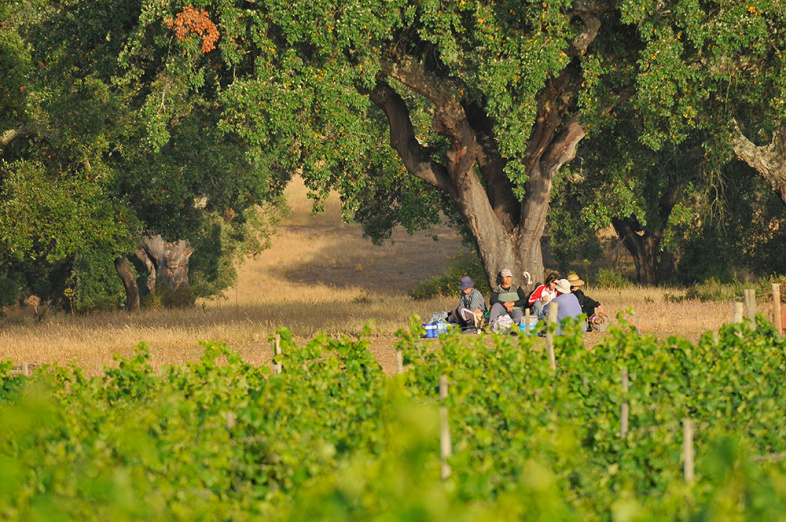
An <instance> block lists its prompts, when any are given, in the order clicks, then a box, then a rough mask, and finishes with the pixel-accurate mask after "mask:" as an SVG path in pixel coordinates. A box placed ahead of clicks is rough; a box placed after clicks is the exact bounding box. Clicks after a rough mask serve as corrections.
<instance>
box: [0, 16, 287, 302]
mask: <svg viewBox="0 0 786 522" xmlns="http://www.w3.org/2000/svg"><path fill="white" fill-rule="evenodd" d="M142 8H143V6H142V4H141V3H140V2H135V1H124V2H69V3H66V4H62V3H59V2H48V1H31V2H3V3H2V13H3V16H2V18H3V20H4V22H3V25H2V29H1V30H0V47H2V49H0V57H2V58H0V69H1V70H2V78H3V80H2V81H3V89H2V90H1V91H2V92H3V94H4V96H3V97H2V99H0V133H2V142H0V153H2V158H1V159H2V163H0V230H2V234H0V281H2V283H0V284H2V286H3V288H4V289H6V290H7V291H5V292H3V293H2V298H0V299H2V304H3V305H5V304H9V303H10V302H13V301H14V300H15V299H17V298H18V297H19V296H20V295H23V294H25V293H34V294H36V295H39V296H41V297H43V298H45V299H50V300H55V301H57V300H62V298H63V292H64V291H65V289H66V288H70V289H71V290H72V291H73V292H74V293H73V296H74V305H75V307H76V309H77V311H88V310H91V309H97V308H113V307H117V306H121V305H122V304H124V303H125V300H126V299H125V298H126V292H125V290H124V288H123V285H122V284H121V280H120V279H119V278H118V275H117V273H116V270H115V265H114V262H115V260H117V259H119V258H125V257H126V256H127V255H129V254H133V253H134V252H135V251H136V250H137V249H139V246H140V244H141V243H142V242H143V238H144V237H146V236H151V235H162V236H164V237H166V238H167V239H168V240H169V241H178V240H186V241H188V242H189V243H190V244H191V246H192V247H193V248H194V249H196V250H197V251H198V252H199V255H197V256H196V257H195V258H194V260H193V262H192V263H191V267H190V268H191V277H192V282H193V283H194V285H193V291H194V292H195V294H196V295H212V294H215V293H216V292H218V291H220V290H222V289H223V288H226V287H227V286H229V285H230V284H231V283H232V282H233V271H234V265H235V262H236V260H237V258H238V256H240V255H243V254H244V253H251V252H256V251H259V249H260V248H261V247H262V246H263V245H264V243H265V241H266V237H267V236H266V234H267V233H268V232H269V229H268V228H267V225H270V224H271V223H274V222H275V219H276V213H277V212H278V211H277V210H276V207H277V205H276V203H277V202H278V199H279V197H280V193H281V190H282V183H281V182H280V181H279V180H281V179H283V178H282V177H281V174H280V173H273V172H271V171H269V170H268V169H267V168H266V167H265V166H263V165H259V164H254V163H253V162H252V161H250V160H249V158H248V157H246V156H245V147H244V144H243V143H242V141H241V140H240V139H239V137H238V136H237V135H236V134H231V133H222V132H219V131H217V125H218V121H219V119H220V115H219V111H218V109H217V108H216V107H215V104H214V102H213V101H211V100H210V99H209V97H206V96H204V95H203V94H201V93H200V92H199V91H198V89H196V88H192V87H195V86H196V85H200V86H204V85H205V83H206V82H207V81H208V80H207V79H206V78H204V77H202V78H201V79H199V78H196V77H195V78H192V79H191V80H190V81H191V85H189V84H188V83H187V82H186V81H184V80H183V79H182V78H180V77H179V76H178V74H176V73H175V72H173V71H182V70H186V69H188V67H189V63H190V58H189V56H190V55H191V53H190V52H189V51H188V50H185V49H170V48H168V47H167V45H165V44H166V42H167V41H169V40H171V39H172V34H171V31H170V30H169V29H168V28H167V27H166V26H165V25H162V26H161V28H160V30H159V31H158V32H157V34H151V35H149V36H150V37H151V38H154V39H157V41H158V42H159V44H160V45H158V46H157V47H156V46H149V47H146V48H144V49H135V48H134V47H133V42H135V41H137V39H138V37H139V35H138V34H137V31H138V29H139V20H140V17H141V16H143V9H142ZM216 37H217V36H216ZM200 54H201V53H200ZM154 100H155V101H154ZM134 261H135V260H134ZM135 262H136V261H135ZM132 270H133V271H134V273H135V274H136V275H138V276H139V277H140V279H141V278H142V277H143V275H144V272H145V268H144V266H143V265H142V264H141V263H137V266H136V267H134V268H132ZM141 280H143V279H141ZM142 286H143V288H144V287H145V286H147V285H142Z"/></svg>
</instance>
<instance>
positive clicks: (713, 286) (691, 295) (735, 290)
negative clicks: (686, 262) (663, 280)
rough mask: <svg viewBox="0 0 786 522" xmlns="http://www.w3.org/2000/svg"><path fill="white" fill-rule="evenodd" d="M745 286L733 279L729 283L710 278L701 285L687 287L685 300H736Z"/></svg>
mask: <svg viewBox="0 0 786 522" xmlns="http://www.w3.org/2000/svg"><path fill="white" fill-rule="evenodd" d="M746 286H749V285H745V284H744V283H741V282H740V281H738V280H736V279H733V280H732V281H731V282H723V281H722V280H720V279H718V278H715V277H711V278H709V279H707V280H706V281H703V282H701V283H696V284H695V285H692V286H690V287H688V290H687V291H686V292H685V298H686V299H698V300H699V301H733V300H734V299H738V298H739V297H740V296H742V295H743V294H744V293H745V292H744V290H745V287H746Z"/></svg>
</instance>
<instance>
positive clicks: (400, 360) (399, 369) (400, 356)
mask: <svg viewBox="0 0 786 522" xmlns="http://www.w3.org/2000/svg"><path fill="white" fill-rule="evenodd" d="M396 373H398V374H399V375H401V374H402V373H404V352H403V351H402V350H396Z"/></svg>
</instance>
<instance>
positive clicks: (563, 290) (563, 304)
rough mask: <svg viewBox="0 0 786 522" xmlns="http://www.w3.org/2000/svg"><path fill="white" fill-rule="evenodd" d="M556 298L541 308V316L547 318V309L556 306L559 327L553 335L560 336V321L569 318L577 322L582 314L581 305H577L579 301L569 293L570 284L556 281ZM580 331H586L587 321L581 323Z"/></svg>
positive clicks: (562, 280) (564, 281) (563, 280)
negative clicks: (554, 304)
mask: <svg viewBox="0 0 786 522" xmlns="http://www.w3.org/2000/svg"><path fill="white" fill-rule="evenodd" d="M556 290H557V297H555V298H554V299H552V300H551V301H550V302H549V303H548V304H547V305H546V306H544V307H543V315H546V316H548V313H549V308H550V307H551V305H552V304H553V303H556V304H557V323H558V324H559V326H558V327H557V331H556V332H555V333H557V334H561V333H562V321H563V320H564V319H565V318H567V317H570V318H572V319H573V320H575V321H578V320H579V316H581V314H582V313H583V312H582V311H581V305H580V304H579V300H578V299H577V298H576V296H575V295H573V292H571V291H570V283H568V280H567V279H560V280H559V281H557V288H556ZM582 323H583V324H582V327H581V328H582V331H585V330H586V329H587V321H586V320H585V321H582Z"/></svg>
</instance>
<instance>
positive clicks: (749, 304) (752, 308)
mask: <svg viewBox="0 0 786 522" xmlns="http://www.w3.org/2000/svg"><path fill="white" fill-rule="evenodd" d="M745 314H746V315H747V316H748V319H750V320H751V325H750V327H751V328H752V329H754V330H755V329H756V290H754V289H753V288H746V289H745Z"/></svg>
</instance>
